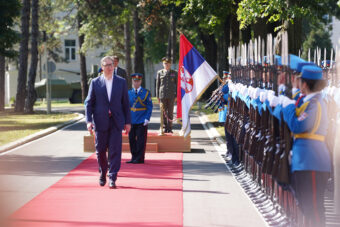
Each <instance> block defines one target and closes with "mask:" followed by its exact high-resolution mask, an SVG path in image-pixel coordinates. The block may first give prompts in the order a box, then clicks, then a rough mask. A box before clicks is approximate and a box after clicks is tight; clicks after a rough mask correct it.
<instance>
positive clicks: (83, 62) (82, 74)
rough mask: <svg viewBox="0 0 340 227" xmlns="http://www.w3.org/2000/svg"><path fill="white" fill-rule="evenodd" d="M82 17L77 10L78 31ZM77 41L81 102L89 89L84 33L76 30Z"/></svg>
mask: <svg viewBox="0 0 340 227" xmlns="http://www.w3.org/2000/svg"><path fill="white" fill-rule="evenodd" d="M83 18H84V15H83V14H82V12H81V11H78V12H77V19H78V20H77V23H78V31H80V30H81V27H82V26H83V25H82V23H83ZM78 41H79V58H80V78H81V80H80V85H81V100H82V102H84V101H85V99H86V96H87V92H88V89H89V85H88V84H87V81H88V78H87V72H86V57H85V53H84V50H83V49H82V47H83V45H84V41H85V34H83V33H80V32H78Z"/></svg>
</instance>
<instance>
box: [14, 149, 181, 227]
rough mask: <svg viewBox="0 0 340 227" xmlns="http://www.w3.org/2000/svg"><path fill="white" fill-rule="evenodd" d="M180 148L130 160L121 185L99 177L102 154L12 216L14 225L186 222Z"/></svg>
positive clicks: (156, 224) (178, 223)
mask: <svg viewBox="0 0 340 227" xmlns="http://www.w3.org/2000/svg"><path fill="white" fill-rule="evenodd" d="M182 157H183V155H182V154H181V153H180V154H179V153H147V154H146V163H145V164H139V165H135V164H126V163H125V161H127V160H128V159H129V158H130V155H129V154H123V160H122V167H121V170H120V172H119V175H118V179H117V182H116V183H117V189H109V187H108V182H107V184H106V185H105V186H104V187H100V186H99V183H98V178H99V173H98V165H97V162H96V156H95V155H92V156H91V157H90V158H88V159H87V160H85V161H84V162H82V163H81V164H80V165H79V166H78V167H76V168H75V169H74V170H72V171H71V172H70V173H69V174H68V175H66V176H65V177H64V178H62V179H61V180H60V181H58V182H57V183H56V184H54V185H53V186H51V187H50V188H48V189H47V190H45V191H44V192H42V193H41V194H39V195H38V196H37V197H35V198H34V199H33V200H31V201H30V202H29V203H27V204H26V205H24V206H23V207H22V208H21V209H19V210H18V211H17V212H15V213H14V214H13V215H12V216H11V226H25V227H26V226H34V227H39V226H49V227H50V226H123V227H124V226H183V187H182V180H183V173H182Z"/></svg>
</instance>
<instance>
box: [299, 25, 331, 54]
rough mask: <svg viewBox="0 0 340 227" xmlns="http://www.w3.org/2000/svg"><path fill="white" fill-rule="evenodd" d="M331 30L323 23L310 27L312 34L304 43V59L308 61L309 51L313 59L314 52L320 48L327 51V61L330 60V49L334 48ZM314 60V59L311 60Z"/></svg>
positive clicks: (310, 33)
mask: <svg viewBox="0 0 340 227" xmlns="http://www.w3.org/2000/svg"><path fill="white" fill-rule="evenodd" d="M330 37H331V35H330V31H329V28H328V27H327V26H326V25H325V24H323V23H316V24H312V25H311V26H310V32H309V33H308V35H307V38H306V40H305V42H304V43H303V52H302V58H303V59H306V60H307V59H308V49H310V50H311V58H313V53H314V50H315V49H316V48H317V47H319V48H321V50H322V55H323V50H324V48H326V49H327V59H329V58H330V49H331V48H332V41H331V39H330ZM311 60H313V59H311Z"/></svg>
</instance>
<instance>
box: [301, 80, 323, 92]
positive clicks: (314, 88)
mask: <svg viewBox="0 0 340 227" xmlns="http://www.w3.org/2000/svg"><path fill="white" fill-rule="evenodd" d="M301 81H302V83H303V82H305V83H306V84H307V87H308V88H309V90H310V91H311V92H318V91H321V90H322V89H324V88H325V87H326V86H327V80H311V79H305V78H301Z"/></svg>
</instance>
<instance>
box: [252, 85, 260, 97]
mask: <svg viewBox="0 0 340 227" xmlns="http://www.w3.org/2000/svg"><path fill="white" fill-rule="evenodd" d="M260 93H261V88H258V87H257V88H256V89H255V92H254V99H257V98H258V97H259V96H260Z"/></svg>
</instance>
